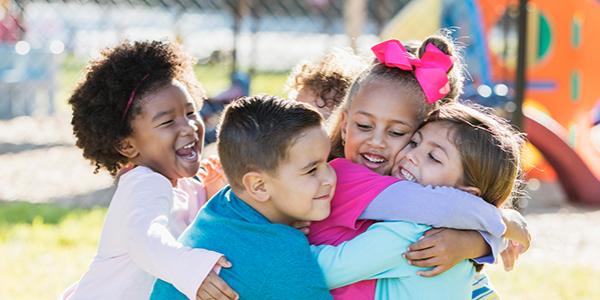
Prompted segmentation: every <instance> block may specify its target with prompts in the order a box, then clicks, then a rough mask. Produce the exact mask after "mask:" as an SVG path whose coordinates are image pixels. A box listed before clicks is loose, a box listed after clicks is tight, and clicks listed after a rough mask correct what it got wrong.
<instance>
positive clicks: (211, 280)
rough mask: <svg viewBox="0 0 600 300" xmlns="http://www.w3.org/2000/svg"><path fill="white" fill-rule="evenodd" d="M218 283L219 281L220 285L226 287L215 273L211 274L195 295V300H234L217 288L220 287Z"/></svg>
mask: <svg viewBox="0 0 600 300" xmlns="http://www.w3.org/2000/svg"><path fill="white" fill-rule="evenodd" d="M218 281H221V282H222V284H224V285H225V286H227V284H226V283H225V282H223V279H221V278H220V277H219V276H217V274H216V273H215V272H211V273H210V274H209V275H208V277H206V280H205V283H203V284H202V286H201V287H200V289H201V290H200V291H199V292H198V294H197V295H196V299H201V300H205V299H207V300H208V299H211V300H212V299H223V300H227V299H236V298H234V297H235V296H231V297H229V296H228V294H225V293H223V292H222V291H221V290H220V289H219V288H218V287H217V286H218V285H220V283H218Z"/></svg>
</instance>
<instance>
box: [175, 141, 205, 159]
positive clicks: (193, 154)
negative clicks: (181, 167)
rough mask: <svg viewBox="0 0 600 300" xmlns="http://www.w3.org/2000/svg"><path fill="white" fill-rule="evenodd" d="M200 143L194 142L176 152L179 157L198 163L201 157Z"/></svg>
mask: <svg viewBox="0 0 600 300" xmlns="http://www.w3.org/2000/svg"><path fill="white" fill-rule="evenodd" d="M198 152H199V149H198V142H197V141H193V142H191V143H189V144H187V145H185V146H183V147H181V148H179V149H177V151H175V154H176V155H177V157H179V158H181V159H183V160H186V161H197V160H198V157H199V153H198Z"/></svg>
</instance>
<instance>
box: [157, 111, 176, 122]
mask: <svg viewBox="0 0 600 300" xmlns="http://www.w3.org/2000/svg"><path fill="white" fill-rule="evenodd" d="M172 113H173V110H172V109H170V110H165V111H161V112H159V113H157V114H156V115H154V117H152V122H154V121H156V120H158V119H160V118H161V117H162V116H164V115H168V114H172Z"/></svg>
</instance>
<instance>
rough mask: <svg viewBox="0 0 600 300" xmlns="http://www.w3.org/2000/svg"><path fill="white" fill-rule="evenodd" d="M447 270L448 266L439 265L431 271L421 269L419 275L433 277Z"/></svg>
mask: <svg viewBox="0 0 600 300" xmlns="http://www.w3.org/2000/svg"><path fill="white" fill-rule="evenodd" d="M447 270H448V267H447V266H437V267H435V268H433V269H431V270H429V271H419V272H417V275H419V276H423V277H433V276H436V275H439V274H442V273H444V272H446V271H447Z"/></svg>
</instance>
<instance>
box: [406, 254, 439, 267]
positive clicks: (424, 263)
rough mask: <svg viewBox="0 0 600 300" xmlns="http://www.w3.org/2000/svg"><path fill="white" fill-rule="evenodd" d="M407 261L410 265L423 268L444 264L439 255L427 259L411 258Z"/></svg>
mask: <svg viewBox="0 0 600 300" xmlns="http://www.w3.org/2000/svg"><path fill="white" fill-rule="evenodd" d="M407 262H408V264H409V265H412V266H415V267H422V268H430V267H437V266H439V265H442V262H441V260H440V259H439V257H430V258H426V259H419V260H410V261H407Z"/></svg>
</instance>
